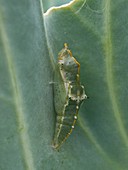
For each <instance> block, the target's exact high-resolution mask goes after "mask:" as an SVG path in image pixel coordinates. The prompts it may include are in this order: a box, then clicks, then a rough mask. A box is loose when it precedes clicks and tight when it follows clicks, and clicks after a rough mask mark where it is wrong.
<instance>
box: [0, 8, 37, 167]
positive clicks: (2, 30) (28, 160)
mask: <svg viewBox="0 0 128 170" xmlns="http://www.w3.org/2000/svg"><path fill="white" fill-rule="evenodd" d="M0 11H1V10H0ZM1 16H4V15H3V14H2V15H1ZM0 23H1V24H0V34H1V39H2V42H3V49H4V53H5V57H6V61H7V65H8V68H9V69H8V70H9V74H10V80H11V85H12V91H13V98H14V106H15V110H16V118H17V124H18V132H19V136H20V142H21V146H22V154H23V155H22V157H23V162H24V166H25V169H27V170H35V168H34V161H33V156H32V152H31V149H30V141H29V136H28V132H27V128H28V127H27V123H26V120H25V116H24V113H23V109H22V107H23V105H22V99H21V98H22V97H21V96H22V95H21V91H20V89H19V84H18V81H17V78H16V70H15V69H14V68H15V66H14V62H13V58H12V56H13V53H12V51H11V47H10V42H9V39H8V34H7V31H6V27H5V25H4V22H3V20H2V17H0ZM21 129H23V130H21Z"/></svg>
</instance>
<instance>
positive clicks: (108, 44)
mask: <svg viewBox="0 0 128 170" xmlns="http://www.w3.org/2000/svg"><path fill="white" fill-rule="evenodd" d="M110 2H111V1H110V0H107V2H106V9H105V10H104V28H105V41H104V45H105V48H104V50H105V56H106V77H107V83H108V90H109V95H110V100H111V102H112V109H113V113H114V116H115V119H116V121H117V124H118V127H119V131H120V134H121V136H122V139H123V140H124V143H125V145H126V146H127V147H128V137H127V133H126V131H125V128H124V125H123V121H122V117H121V111H120V108H119V105H118V103H117V98H116V94H115V91H114V83H113V79H114V77H113V71H112V60H113V50H112V41H111V39H112V37H111V16H110V6H111V4H110Z"/></svg>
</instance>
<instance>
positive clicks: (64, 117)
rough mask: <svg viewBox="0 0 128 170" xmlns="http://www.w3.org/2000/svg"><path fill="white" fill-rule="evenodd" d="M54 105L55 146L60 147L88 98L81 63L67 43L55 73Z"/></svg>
mask: <svg viewBox="0 0 128 170" xmlns="http://www.w3.org/2000/svg"><path fill="white" fill-rule="evenodd" d="M54 81H55V82H56V83H55V84H54V105H55V111H56V113H57V117H56V127H55V134H54V139H53V147H54V148H55V149H57V148H59V147H60V146H61V145H62V144H63V143H64V142H65V140H66V139H67V138H68V136H69V135H70V134H71V132H72V130H73V129H74V126H75V123H76V120H77V117H78V111H79V108H80V105H81V103H82V102H83V100H84V99H86V98H87V96H86V94H85V91H84V86H82V85H81V83H80V64H79V63H78V61H77V60H76V59H75V58H74V57H73V56H72V53H71V51H70V50H69V49H68V46H67V44H66V43H65V44H64V48H63V49H62V50H61V51H60V52H59V54H58V63H57V66H56V71H55V74H54Z"/></svg>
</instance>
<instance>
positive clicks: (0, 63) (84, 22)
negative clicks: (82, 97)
mask: <svg viewBox="0 0 128 170" xmlns="http://www.w3.org/2000/svg"><path fill="white" fill-rule="evenodd" d="M56 2H57V1H56ZM62 2H63V1H61V2H60V4H62ZM56 4H58V3H55V5H56ZM47 7H50V1H47V4H46V2H45V1H44V0H43V1H42V2H41V1H39V0H37V1H32V0H22V1H16V0H11V1H9V0H6V1H4V0H1V1H0V170H65V169H66V170H78V169H79V170H85V169H86V170H127V169H128V132H127V129H128V114H127V110H128V104H127V101H128V88H127V85H128V74H127V71H126V70H127V68H128V57H127V54H128V48H127V44H128V38H127V34H128V28H127V16H128V10H127V9H128V1H127V0H122V1H120V0H117V1H110V0H87V1H84V0H75V1H72V2H71V3H70V5H67V6H66V5H65V6H63V7H61V6H60V7H57V8H56V7H55V8H52V9H51V10H50V9H49V10H48V11H47V12H45V13H44V15H42V10H43V8H44V11H46V9H47ZM64 43H68V45H69V48H70V49H71V51H72V53H73V56H74V57H75V58H76V59H77V60H78V61H79V62H80V64H81V77H80V78H81V83H82V84H84V85H85V89H86V94H87V95H88V96H89V99H88V100H86V101H85V102H84V103H83V105H82V106H81V109H80V112H79V120H78V122H77V124H76V126H75V129H74V131H73V133H72V134H71V136H70V137H69V138H68V139H67V141H66V142H65V143H64V144H63V145H62V147H61V148H60V150H59V151H55V150H53V148H52V147H51V143H52V138H53V134H54V127H55V116H56V114H55V111H54V106H53V88H52V85H50V84H49V82H51V81H53V70H54V65H55V64H56V60H57V55H58V52H59V51H60V50H61V49H62V48H63V44H64Z"/></svg>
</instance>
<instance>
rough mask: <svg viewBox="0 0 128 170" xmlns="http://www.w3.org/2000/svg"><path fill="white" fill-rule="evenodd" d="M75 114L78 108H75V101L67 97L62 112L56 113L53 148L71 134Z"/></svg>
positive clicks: (75, 117)
mask: <svg viewBox="0 0 128 170" xmlns="http://www.w3.org/2000/svg"><path fill="white" fill-rule="evenodd" d="M77 115H78V108H76V101H72V100H71V99H69V102H68V105H66V106H65V107H64V110H63V114H62V115H57V120H56V131H55V137H54V146H55V148H57V147H59V146H60V145H61V144H62V143H63V142H64V141H65V140H66V139H67V138H68V136H69V135H70V134H71V132H72V129H73V128H74V125H75V122H76V119H77Z"/></svg>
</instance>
